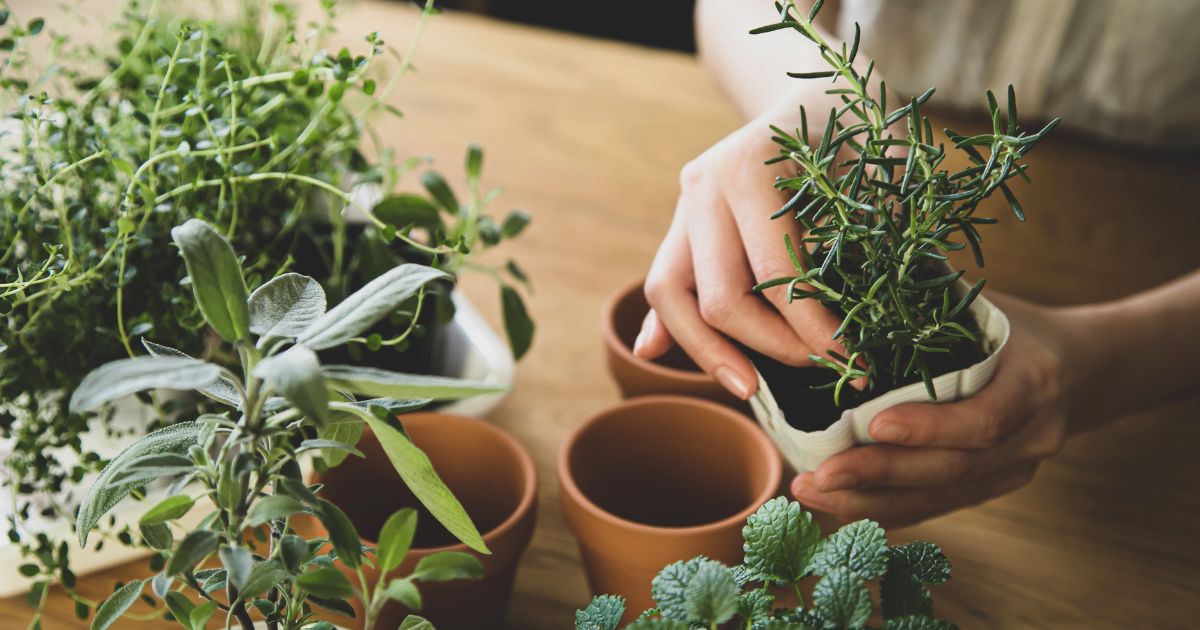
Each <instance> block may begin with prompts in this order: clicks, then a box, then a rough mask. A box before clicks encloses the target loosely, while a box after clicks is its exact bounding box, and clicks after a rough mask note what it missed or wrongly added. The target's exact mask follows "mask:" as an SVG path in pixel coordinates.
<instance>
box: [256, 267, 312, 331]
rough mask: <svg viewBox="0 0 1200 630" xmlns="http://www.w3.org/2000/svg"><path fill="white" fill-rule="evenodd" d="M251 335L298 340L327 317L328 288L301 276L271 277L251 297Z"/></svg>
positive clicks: (288, 274)
mask: <svg viewBox="0 0 1200 630" xmlns="http://www.w3.org/2000/svg"><path fill="white" fill-rule="evenodd" d="M248 308H249V309H250V332H252V333H254V334H256V335H259V336H262V337H295V336H297V335H299V334H300V333H302V332H304V330H305V329H307V328H308V327H309V326H311V325H312V323H313V322H315V321H317V319H318V318H320V317H321V316H322V315H324V314H325V289H322V288H321V284H320V283H319V282H317V281H316V280H313V279H312V278H310V277H308V276H304V275H300V274H298V273H285V274H282V275H280V276H276V277H275V278H272V279H271V280H269V281H268V282H266V283H265V284H263V285H262V286H261V287H259V288H258V289H256V290H255V291H254V293H251V294H250V299H249V301H248Z"/></svg>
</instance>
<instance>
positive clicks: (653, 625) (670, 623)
mask: <svg viewBox="0 0 1200 630" xmlns="http://www.w3.org/2000/svg"><path fill="white" fill-rule="evenodd" d="M625 630H691V626H689V625H688V624H687V623H685V622H682V621H679V620H678V619H659V618H657V617H649V618H646V619H638V620H637V621H634V622H633V623H631V624H629V625H628V626H625Z"/></svg>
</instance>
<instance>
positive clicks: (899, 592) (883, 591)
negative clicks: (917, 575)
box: [879, 567, 933, 619]
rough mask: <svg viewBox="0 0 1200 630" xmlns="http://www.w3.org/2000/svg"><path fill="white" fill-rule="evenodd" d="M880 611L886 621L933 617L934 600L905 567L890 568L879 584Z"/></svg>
mask: <svg viewBox="0 0 1200 630" xmlns="http://www.w3.org/2000/svg"><path fill="white" fill-rule="evenodd" d="M879 601H880V609H881V610H882V611H883V618H884V619H893V618H901V617H908V616H912V615H924V616H928V615H932V614H933V598H932V597H930V596H929V591H927V590H926V589H925V587H924V586H921V584H920V582H917V581H916V580H915V579H913V577H912V575H910V574H909V573H908V571H907V570H906V569H905V568H904V567H900V568H899V569H897V568H895V567H889V568H888V572H887V573H886V574H884V576H883V579H882V580H880V582H879Z"/></svg>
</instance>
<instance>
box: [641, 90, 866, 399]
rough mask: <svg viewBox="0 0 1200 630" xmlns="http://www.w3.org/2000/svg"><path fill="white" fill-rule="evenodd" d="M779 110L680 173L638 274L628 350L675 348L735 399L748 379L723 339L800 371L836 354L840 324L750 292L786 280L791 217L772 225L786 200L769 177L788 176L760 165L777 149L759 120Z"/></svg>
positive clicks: (656, 352) (655, 352)
mask: <svg viewBox="0 0 1200 630" xmlns="http://www.w3.org/2000/svg"><path fill="white" fill-rule="evenodd" d="M785 105H786V107H783V106H781V107H780V108H777V109H776V110H772V111H768V112H766V113H765V114H763V115H762V116H759V117H758V118H756V119H755V120H753V121H751V122H750V123H749V124H747V125H746V126H744V127H742V128H741V129H739V130H737V131H735V132H734V133H732V134H730V135H729V136H727V137H726V138H724V139H723V140H721V141H720V142H718V143H717V144H715V145H713V146H712V147H711V148H709V149H708V150H707V151H705V152H704V153H703V154H701V155H700V156H699V157H697V158H696V159H694V160H692V161H691V162H690V163H688V164H687V166H685V167H684V168H683V171H682V172H681V173H680V188H681V192H680V195H679V201H678V203H677V205H676V208H675V215H674V218H673V220H672V222H671V227H670V228H669V229H668V231H667V235H666V236H665V237H664V238H663V242H662V245H661V246H660V247H659V250H658V253H657V255H656V256H655V258H654V262H653V263H652V264H651V266H650V271H649V273H648V275H647V278H646V297H647V299H648V300H649V302H650V305H651V311H650V313H649V314H648V315H647V316H646V320H645V322H644V323H643V325H642V331H641V333H640V334H639V335H638V338H637V341H636V343H635V344H634V350H633V351H634V354H636V355H637V356H639V357H641V358H644V359H654V358H656V357H658V356H660V355H662V354H663V353H665V352H666V351H667V350H668V349H670V347H671V344H672V343H678V344H679V345H680V346H681V347H682V348H683V349H684V350H685V351H686V352H687V353H688V355H689V356H691V358H692V360H694V361H695V362H696V363H697V365H699V366H700V367H701V368H702V369H703V370H704V371H705V372H708V373H709V374H711V375H712V376H713V377H714V378H716V379H717V381H719V382H720V383H721V384H722V385H723V386H724V387H725V388H726V389H728V390H729V391H730V392H732V393H733V394H734V395H735V396H738V397H739V398H742V399H745V398H749V397H750V395H751V394H753V393H754V390H755V387H756V386H757V381H756V378H755V375H754V374H755V373H754V368H753V366H752V365H751V363H750V361H749V360H748V359H747V358H746V357H745V356H744V355H743V354H742V352H740V351H739V350H738V349H737V348H736V347H735V346H734V344H733V343H732V342H731V341H730V340H729V338H733V339H736V340H737V341H740V342H741V343H743V344H745V345H746V346H749V347H750V348H753V349H754V350H757V351H758V352H761V353H763V354H765V355H767V356H770V357H772V358H774V359H776V360H777V361H780V362H782V363H785V364H788V365H793V366H803V365H809V364H810V361H809V359H808V357H809V355H811V354H817V355H825V354H826V353H827V351H828V350H830V349H833V350H836V351H839V352H843V350H842V348H841V347H840V344H837V343H836V342H835V341H833V334H834V332H835V331H836V330H837V328H838V326H839V324H840V322H839V320H838V319H837V318H836V317H835V316H834V315H833V314H832V313H831V312H830V311H829V310H827V309H826V308H825V307H823V306H821V305H820V304H819V303H817V302H816V301H815V300H797V301H796V302H793V303H790V304H789V303H788V294H787V291H788V288H787V287H786V286H778V287H773V288H771V289H767V290H765V291H763V292H762V294H763V297H765V298H766V300H765V301H764V300H763V299H762V298H760V297H759V296H758V295H755V294H754V293H753V292H752V291H751V288H752V287H753V286H754V285H755V284H757V283H758V282H762V281H765V280H770V279H772V278H778V277H782V276H791V275H795V268H794V267H793V266H792V263H791V260H790V258H789V256H788V253H787V249H786V248H785V246H784V240H783V239H784V235H788V236H790V237H791V239H792V241H793V242H794V243H797V245H798V244H799V243H800V242H801V241H800V233H799V229H798V226H797V225H796V223H795V222H794V221H792V220H791V219H790V218H781V219H778V220H772V219H771V214H772V213H773V212H774V211H775V210H777V209H779V207H780V206H781V205H782V204H783V203H784V202H785V201H786V198H785V197H783V196H782V195H781V193H779V191H777V190H775V189H774V188H773V187H772V183H773V181H774V179H775V177H776V176H785V177H786V176H791V175H794V174H795V173H794V172H792V173H789V171H788V169H789V167H788V166H787V165H785V164H778V165H769V166H768V165H764V164H763V163H764V162H765V161H766V160H767V159H769V158H771V157H773V156H775V155H777V153H778V145H776V144H774V143H773V142H772V141H771V138H770V133H769V130H768V124H769V123H770V122H772V121H779V120H782V119H786V118H783V117H785V116H786V114H785V112H795V103H794V102H791V101H789V102H788V103H786V104H785ZM792 115H794V113H793V114H792ZM785 126H786V125H785Z"/></svg>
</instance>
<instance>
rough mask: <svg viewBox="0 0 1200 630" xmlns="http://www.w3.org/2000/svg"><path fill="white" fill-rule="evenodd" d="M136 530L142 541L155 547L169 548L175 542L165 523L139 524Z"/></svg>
mask: <svg viewBox="0 0 1200 630" xmlns="http://www.w3.org/2000/svg"><path fill="white" fill-rule="evenodd" d="M138 532H139V533H140V534H141V535H142V541H143V542H145V543H146V544H147V545H149V546H151V547H153V548H155V549H163V550H166V549H170V548H171V545H172V544H174V543H175V536H174V535H173V534H172V533H171V528H170V526H168V525H167V524H166V523H151V524H149V525H139V526H138Z"/></svg>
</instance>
